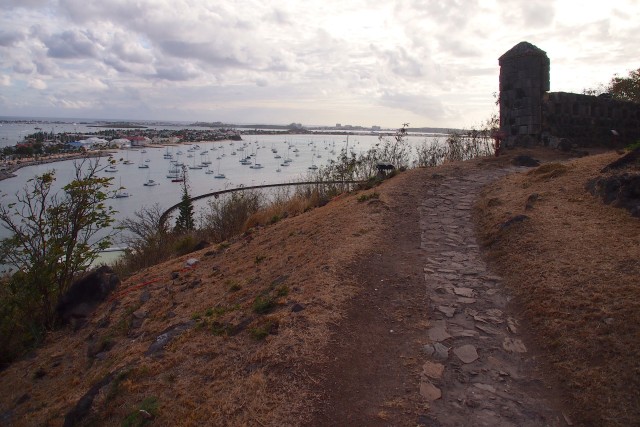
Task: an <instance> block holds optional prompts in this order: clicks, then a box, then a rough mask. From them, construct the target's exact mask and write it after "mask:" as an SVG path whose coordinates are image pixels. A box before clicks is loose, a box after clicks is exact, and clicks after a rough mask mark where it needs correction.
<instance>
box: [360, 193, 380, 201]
mask: <svg viewBox="0 0 640 427" xmlns="http://www.w3.org/2000/svg"><path fill="white" fill-rule="evenodd" d="M379 198H380V194H378V193H375V192H374V193H368V194H362V195H360V196H359V197H358V202H359V203H362V202H366V201H367V200H372V199H379Z"/></svg>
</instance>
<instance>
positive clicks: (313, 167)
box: [309, 154, 318, 170]
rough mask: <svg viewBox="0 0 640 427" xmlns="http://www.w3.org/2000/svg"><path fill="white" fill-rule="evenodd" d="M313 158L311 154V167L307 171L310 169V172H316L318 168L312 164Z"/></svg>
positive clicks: (313, 155)
mask: <svg viewBox="0 0 640 427" xmlns="http://www.w3.org/2000/svg"><path fill="white" fill-rule="evenodd" d="M314 157H315V154H311V166H309V169H310V170H316V169H318V166H316V165H315V164H314V163H313V158H314Z"/></svg>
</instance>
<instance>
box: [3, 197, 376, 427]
mask: <svg viewBox="0 0 640 427" xmlns="http://www.w3.org/2000/svg"><path fill="white" fill-rule="evenodd" d="M357 196H358V195H357V194H353V195H348V196H344V197H340V198H337V199H335V200H334V201H332V202H330V203H329V204H328V205H326V206H324V207H322V208H318V209H314V210H312V211H310V212H307V213H305V214H303V215H298V216H295V217H290V218H287V219H283V220H281V221H278V222H277V223H275V224H273V225H271V226H269V227H264V228H257V229H252V230H251V232H250V233H247V234H245V235H244V236H242V237H239V238H237V239H235V240H232V241H231V242H230V243H229V244H227V243H225V244H224V245H222V246H220V245H218V246H214V247H210V248H206V249H204V250H202V251H199V252H195V253H192V254H189V255H186V256H183V257H180V258H177V259H174V260H171V261H168V262H166V263H164V264H160V265H157V266H154V267H150V268H147V269H145V270H142V271H140V272H138V273H137V274H135V275H133V276H132V277H130V278H128V279H127V280H126V281H125V282H123V283H122V285H121V286H120V288H119V289H118V291H119V292H122V294H121V297H119V298H118V299H116V300H115V301H113V302H111V303H105V304H103V305H102V306H101V307H100V308H99V309H98V311H97V312H96V313H95V314H94V316H93V318H92V319H91V321H90V323H89V325H88V326H86V327H85V328H83V329H81V330H79V331H78V332H75V333H74V332H72V331H71V330H69V329H66V330H61V331H58V332H56V333H52V334H49V335H48V336H47V339H46V343H45V345H44V346H43V347H42V348H40V349H39V350H38V351H37V352H36V354H35V357H33V358H28V359H25V360H22V361H19V362H16V363H14V364H13V365H12V366H11V367H9V368H8V369H7V370H5V371H3V372H1V373H0V412H4V411H5V410H8V409H12V411H13V415H12V420H13V422H14V425H62V422H63V419H64V416H65V414H66V413H67V412H68V411H69V410H70V409H71V408H72V407H73V406H74V405H75V403H76V402H77V401H78V399H79V398H80V397H81V396H82V395H83V394H84V393H86V392H87V391H88V390H89V389H90V388H91V386H92V385H93V384H95V383H96V382H98V381H100V380H101V379H102V378H104V377H105V376H106V375H107V374H108V373H114V372H119V373H120V374H119V377H118V380H117V381H115V380H114V381H113V382H112V383H111V384H110V385H109V386H106V387H104V388H103V389H102V390H101V391H100V393H99V394H98V395H97V397H96V399H95V401H94V404H93V409H92V411H91V413H90V414H89V417H88V418H87V420H89V421H90V420H94V421H96V422H98V423H99V424H100V425H120V424H121V423H122V422H123V420H124V419H126V418H127V417H135V416H136V415H135V413H136V411H138V410H139V409H140V408H141V407H142V406H144V404H148V402H157V409H156V415H155V422H156V424H157V425H181V426H183V425H185V426H188V425H220V426H223V425H300V424H302V425H304V424H305V422H306V421H308V417H309V416H310V413H311V411H310V410H309V408H310V407H311V406H312V405H313V403H314V399H315V390H313V385H314V384H315V382H316V381H317V379H314V378H312V377H310V375H309V373H308V372H307V371H306V367H307V366H310V365H312V364H313V363H315V362H318V357H319V355H320V351H319V350H320V349H322V348H324V347H325V345H326V343H327V340H328V339H329V336H330V328H331V327H332V325H334V324H336V323H338V322H339V321H340V319H341V317H342V315H343V310H344V307H345V302H346V301H347V300H348V299H349V298H351V297H353V295H354V294H355V293H356V292H357V287H356V286H355V283H354V282H352V281H351V279H345V277H348V276H347V275H345V266H346V265H348V264H349V263H350V262H351V261H352V260H353V259H355V257H357V256H358V255H359V254H361V253H363V252H365V251H367V250H369V249H370V248H371V247H372V246H373V242H374V241H375V239H376V232H375V231H373V230H372V231H369V232H368V233H364V234H361V235H358V236H353V237H352V238H349V239H345V238H343V236H351V234H352V233H351V230H359V229H365V228H367V227H368V226H369V225H370V224H371V222H372V220H373V218H375V217H376V215H379V214H378V213H376V210H375V209H374V207H369V206H367V205H364V204H362V203H358V202H357V200H356V199H357ZM292 203H293V205H287V206H286V209H287V210H293V209H294V208H295V209H301V210H304V209H306V202H300V205H299V206H298V207H296V205H295V203H296V202H292ZM303 207H304V209H303ZM266 215H269V213H267V214H266ZM191 257H196V258H198V259H199V263H198V264H197V265H196V267H195V268H193V269H185V262H186V260H187V259H188V258H191ZM172 272H179V277H178V278H177V279H175V280H172V279H171V275H172ZM144 283H149V284H148V285H146V286H143V287H136V286H139V285H141V284H144ZM128 289H130V291H129V292H126V291H127V290H128ZM123 291H124V292H123ZM147 292H148V294H149V297H150V298H149V300H148V301H146V302H142V301H143V299H141V296H142V295H143V294H144V293H147ZM258 298H263V299H268V300H269V301H270V302H271V305H270V306H269V307H268V308H267V309H265V310H257V309H256V308H255V307H256V306H255V302H256V300H257V299H258ZM295 304H300V305H302V306H303V307H304V309H303V310H302V311H297V312H293V311H292V307H293V306H294V305H295ZM136 317H142V318H143V321H142V322H143V323H142V325H141V326H139V327H137V328H136V327H135V323H136V322H140V320H139V319H136ZM189 322H192V326H191V327H190V328H188V329H187V330H186V331H185V332H183V333H182V334H180V335H178V336H177V337H175V338H174V339H172V340H171V341H170V342H169V344H167V346H166V347H165V348H164V351H163V353H162V356H161V357H157V356H145V352H146V351H147V349H149V346H150V345H151V344H152V343H153V342H154V341H155V340H156V337H158V336H159V335H160V334H161V333H162V332H163V331H166V330H167V329H168V328H170V327H172V326H175V325H179V324H186V323H189ZM260 331H262V332H260ZM92 348H93V349H97V350H95V351H92V350H91V349H92ZM105 348H110V350H108V351H107V352H106V353H104V354H101V355H100V357H95V353H96V352H98V351H99V350H100V349H105ZM38 370H41V372H43V373H44V375H42V376H41V378H38V379H36V376H35V373H36V372H38ZM25 395H27V396H28V399H27V400H26V401H25V402H23V403H20V404H17V402H19V401H20V400H21V397H23V396H25ZM145 402H147V403H145ZM141 405H142V406H141ZM132 414H134V415H132Z"/></svg>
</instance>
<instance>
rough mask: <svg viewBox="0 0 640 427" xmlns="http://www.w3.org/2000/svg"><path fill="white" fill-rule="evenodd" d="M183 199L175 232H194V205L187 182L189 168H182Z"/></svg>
mask: <svg viewBox="0 0 640 427" xmlns="http://www.w3.org/2000/svg"><path fill="white" fill-rule="evenodd" d="M182 177H183V181H182V199H181V201H180V206H179V207H178V219H176V226H175V228H174V230H175V231H176V232H178V233H185V232H188V231H192V230H193V229H194V228H195V221H194V219H193V203H192V202H191V196H190V195H189V183H188V182H187V168H186V167H185V166H182Z"/></svg>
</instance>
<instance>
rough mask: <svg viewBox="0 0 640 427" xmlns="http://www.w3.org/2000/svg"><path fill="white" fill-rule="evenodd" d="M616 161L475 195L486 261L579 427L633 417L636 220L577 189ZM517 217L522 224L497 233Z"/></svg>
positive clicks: (525, 178) (572, 165) (508, 181)
mask: <svg viewBox="0 0 640 427" xmlns="http://www.w3.org/2000/svg"><path fill="white" fill-rule="evenodd" d="M617 157H618V156H617V155H616V154H615V153H610V154H603V155H598V156H592V157H586V158H583V159H579V160H575V161H571V162H568V163H565V164H559V163H551V164H545V165H542V166H540V167H539V168H537V169H534V170H532V171H530V172H529V173H523V174H517V175H511V176H509V177H507V178H505V179H503V180H502V181H500V182H497V183H495V184H494V185H492V186H491V187H490V188H488V189H486V190H485V191H484V192H483V194H482V197H481V200H480V202H479V204H478V209H477V212H476V213H477V219H478V222H479V224H480V227H479V231H480V236H481V238H482V239H483V240H484V242H485V244H486V245H487V247H488V253H487V255H488V257H489V259H490V261H491V264H492V265H493V266H494V267H495V268H497V269H498V271H499V273H500V274H502V275H503V276H504V277H505V280H506V284H507V286H508V287H509V288H510V289H511V290H512V291H513V292H514V294H515V296H516V304H517V305H519V306H521V308H522V312H523V315H524V318H525V319H528V321H529V323H530V325H529V326H531V328H532V331H533V333H534V335H535V341H536V343H537V344H538V345H539V347H540V348H541V349H542V350H543V353H544V354H545V355H546V360H547V361H548V362H549V365H548V366H549V369H550V371H551V373H552V375H553V376H555V378H556V379H557V381H558V382H559V384H560V385H561V387H562V388H564V390H565V391H566V392H567V399H566V402H565V403H566V404H567V406H568V407H572V408H573V409H574V411H573V413H572V414H571V418H572V419H573V420H574V421H578V422H579V423H581V424H584V425H594V426H603V425H607V426H628V425H637V423H638V422H639V420H640V394H638V390H640V346H638V342H639V341H640V280H639V279H640V263H639V262H638V260H640V222H639V221H638V219H636V218H633V217H631V216H630V215H629V213H628V212H627V211H624V210H621V209H616V208H613V207H611V206H606V205H604V204H602V203H601V202H600V201H599V200H598V199H596V198H594V197H592V196H591V195H590V194H588V193H587V192H586V190H585V189H584V186H585V184H586V182H587V181H588V180H589V179H590V178H593V177H595V176H597V175H598V173H599V172H598V171H599V170H600V169H601V168H602V167H603V166H605V165H606V164H608V163H609V162H611V161H613V160H614V159H615V158H617ZM533 193H537V194H538V198H537V200H536V201H535V203H534V204H533V208H532V209H528V210H525V204H526V201H527V199H528V198H529V196H530V195H532V194H533ZM518 214H524V215H527V216H528V217H529V219H528V220H526V221H523V222H520V223H518V224H514V225H512V226H509V227H501V225H502V224H504V222H505V221H507V220H508V219H509V218H512V217H514V216H515V215H518Z"/></svg>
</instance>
